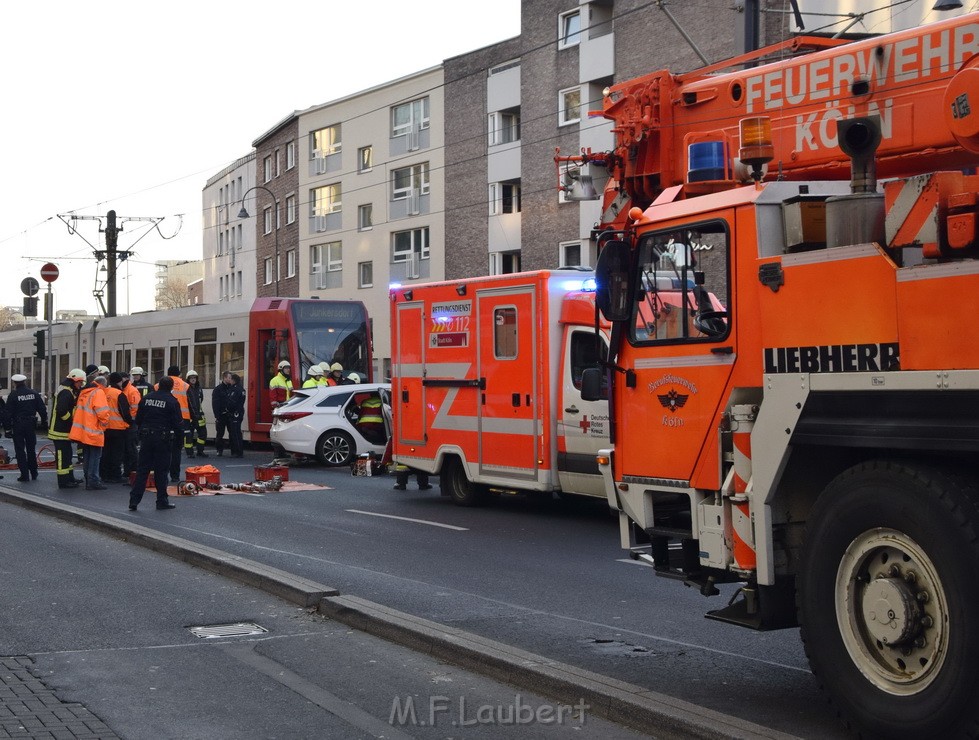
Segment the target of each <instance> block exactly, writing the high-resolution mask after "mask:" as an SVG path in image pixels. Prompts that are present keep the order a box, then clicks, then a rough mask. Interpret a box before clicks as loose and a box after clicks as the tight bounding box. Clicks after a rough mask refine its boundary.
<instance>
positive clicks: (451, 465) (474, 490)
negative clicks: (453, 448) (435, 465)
mask: <svg viewBox="0 0 979 740" xmlns="http://www.w3.org/2000/svg"><path fill="white" fill-rule="evenodd" d="M439 485H440V486H441V488H442V490H443V491H445V492H448V494H449V496H451V497H452V500H453V501H454V502H455V503H456V504H458V505H459V506H479V505H480V504H482V503H483V502H484V501H485V500H486V491H485V489H483V488H482V486H479V485H477V484H475V483H473V482H472V481H471V480H469V478H467V477H466V469H465V467H463V465H462V461H460V460H459V459H458V458H456V457H452V458H449V459H448V460H446V461H445V464H444V465H443V466H442V475H441V480H440V481H439Z"/></svg>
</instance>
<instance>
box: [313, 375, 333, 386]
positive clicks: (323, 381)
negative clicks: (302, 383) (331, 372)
mask: <svg viewBox="0 0 979 740" xmlns="http://www.w3.org/2000/svg"><path fill="white" fill-rule="evenodd" d="M316 385H332V384H331V383H330V381H328V380H327V379H326V376H325V375H320V377H319V378H317V380H316Z"/></svg>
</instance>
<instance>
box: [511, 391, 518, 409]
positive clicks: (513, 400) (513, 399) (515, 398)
mask: <svg viewBox="0 0 979 740" xmlns="http://www.w3.org/2000/svg"><path fill="white" fill-rule="evenodd" d="M510 403H512V404H513V406H514V407H515V408H516V407H518V406H520V394H519V393H514V394H513V395H511V396H510Z"/></svg>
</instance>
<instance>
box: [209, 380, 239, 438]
mask: <svg viewBox="0 0 979 740" xmlns="http://www.w3.org/2000/svg"><path fill="white" fill-rule="evenodd" d="M233 383H234V381H232V379H231V373H229V372H224V373H222V375H221V382H220V383H218V384H217V386H215V388H214V390H213V391H211V411H213V412H214V447H215V449H216V450H217V451H218V457H221V455H223V454H224V431H225V429H228V418H229V415H230V413H231V410H230V407H229V404H228V396H229V394H230V392H231V387H232V385H233ZM229 431H230V430H229ZM229 438H230V434H229Z"/></svg>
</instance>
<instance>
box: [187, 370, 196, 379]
mask: <svg viewBox="0 0 979 740" xmlns="http://www.w3.org/2000/svg"><path fill="white" fill-rule="evenodd" d="M187 377H188V378H191V377H193V378H196V377H197V371H196V370H188V371H187Z"/></svg>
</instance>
